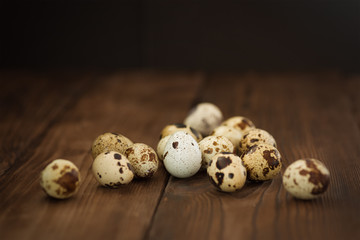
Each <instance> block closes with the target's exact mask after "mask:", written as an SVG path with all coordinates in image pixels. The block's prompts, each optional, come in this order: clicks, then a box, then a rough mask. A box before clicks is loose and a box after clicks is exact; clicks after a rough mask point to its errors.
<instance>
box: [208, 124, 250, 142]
mask: <svg viewBox="0 0 360 240" xmlns="http://www.w3.org/2000/svg"><path fill="white" fill-rule="evenodd" d="M211 135H212V136H224V137H226V138H228V139H229V140H230V141H231V143H232V144H233V145H234V146H239V144H240V141H241V138H242V136H243V135H242V133H241V132H240V131H239V130H237V129H236V128H233V127H230V126H218V127H216V128H215V129H214V130H213V131H212V133H211Z"/></svg>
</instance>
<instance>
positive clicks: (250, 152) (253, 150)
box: [245, 144, 258, 154]
mask: <svg viewBox="0 0 360 240" xmlns="http://www.w3.org/2000/svg"><path fill="white" fill-rule="evenodd" d="M257 148H258V145H257V144H255V145H254V146H251V147H250V148H249V149H248V150H247V151H246V152H245V154H252V153H254V152H255V151H256V149H257Z"/></svg>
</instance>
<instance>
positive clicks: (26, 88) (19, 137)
mask: <svg viewBox="0 0 360 240" xmlns="http://www.w3.org/2000/svg"><path fill="white" fill-rule="evenodd" d="M0 80H1V82H2V85H1V91H0V112H1V118H0V126H1V127H0V142H1V145H0V146H1V147H0V155H1V156H2V157H1V162H0V176H2V175H3V174H4V173H5V172H6V171H9V170H10V169H11V167H14V168H16V167H17V166H19V164H21V163H22V161H23V160H24V159H26V158H27V157H28V156H30V155H31V154H32V153H33V149H34V148H36V147H37V145H38V144H39V143H40V142H41V140H42V139H43V137H44V134H45V133H46V130H47V129H48V128H49V127H51V126H52V125H53V124H55V122H56V121H57V118H58V117H59V116H61V115H62V114H63V113H64V112H66V111H67V110H68V109H69V108H71V106H72V104H74V103H76V101H77V100H78V99H79V97H80V93H81V91H84V89H87V88H88V87H89V86H88V85H86V84H85V81H84V79H82V78H81V77H80V76H79V75H76V74H72V75H66V74H63V73H56V74H55V73H54V74H48V75H44V74H40V73H38V74H31V75H29V74H27V73H26V72H23V73H14V72H11V71H8V72H2V73H1V75H0Z"/></svg>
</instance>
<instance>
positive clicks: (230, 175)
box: [228, 173, 234, 187]
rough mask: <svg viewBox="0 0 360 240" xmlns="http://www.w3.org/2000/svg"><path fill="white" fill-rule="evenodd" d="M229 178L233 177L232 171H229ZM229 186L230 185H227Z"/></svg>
mask: <svg viewBox="0 0 360 240" xmlns="http://www.w3.org/2000/svg"><path fill="white" fill-rule="evenodd" d="M228 176H229V178H233V177H234V174H233V173H229V175H228ZM229 187H230V186H229Z"/></svg>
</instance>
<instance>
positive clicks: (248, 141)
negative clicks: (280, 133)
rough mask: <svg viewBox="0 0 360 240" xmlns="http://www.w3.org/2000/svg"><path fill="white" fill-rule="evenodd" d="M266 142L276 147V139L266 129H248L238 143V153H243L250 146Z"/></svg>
mask: <svg viewBox="0 0 360 240" xmlns="http://www.w3.org/2000/svg"><path fill="white" fill-rule="evenodd" d="M260 143H266V144H269V145H272V146H274V147H276V141H275V139H274V137H273V136H271V135H270V133H268V132H267V131H265V130H263V129H259V128H254V129H251V130H249V131H248V132H247V133H246V134H245V135H244V136H243V137H242V139H241V141H240V143H239V149H238V150H239V154H240V155H241V154H244V153H245V152H246V151H247V150H248V149H249V148H250V147H251V146H254V145H256V144H260Z"/></svg>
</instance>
